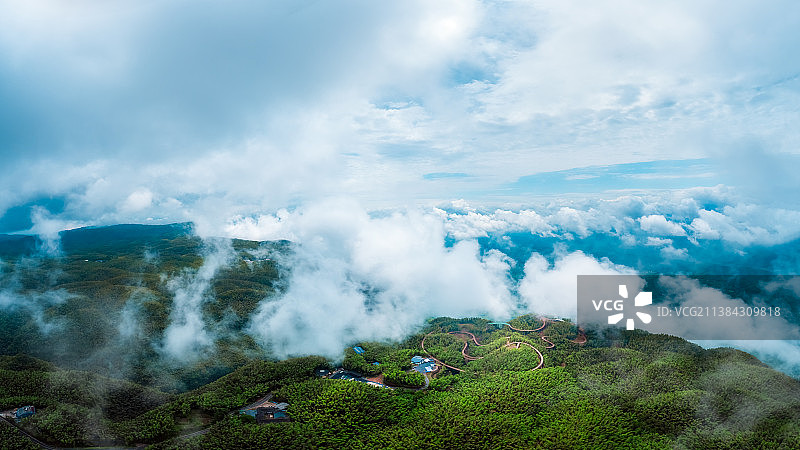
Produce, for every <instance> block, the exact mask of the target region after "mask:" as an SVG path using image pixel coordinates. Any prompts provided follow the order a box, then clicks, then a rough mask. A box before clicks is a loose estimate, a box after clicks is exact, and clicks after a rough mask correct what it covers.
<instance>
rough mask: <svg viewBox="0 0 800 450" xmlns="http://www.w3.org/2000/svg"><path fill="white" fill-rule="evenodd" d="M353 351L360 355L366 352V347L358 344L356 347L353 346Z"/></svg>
mask: <svg viewBox="0 0 800 450" xmlns="http://www.w3.org/2000/svg"><path fill="white" fill-rule="evenodd" d="M353 351H354V352H356V353H358V354H359V355H362V354H364V349H363V348H361V347H359V346H357V345H356V346H355V347H353Z"/></svg>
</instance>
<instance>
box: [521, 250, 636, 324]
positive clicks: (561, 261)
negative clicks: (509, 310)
mask: <svg viewBox="0 0 800 450" xmlns="http://www.w3.org/2000/svg"><path fill="white" fill-rule="evenodd" d="M633 273H634V272H633V271H632V270H631V269H629V268H627V267H624V266H618V265H616V264H614V263H612V262H611V261H609V260H608V259H606V258H603V259H600V260H597V259H595V258H593V257H591V256H588V255H586V254H584V253H583V252H580V251H577V252H573V253H569V254H566V255H560V256H557V257H556V259H555V261H554V263H553V264H552V265H551V264H550V263H549V262H548V261H547V259H545V258H544V256H542V255H540V254H538V253H534V254H533V255H531V257H530V259H528V261H527V262H526V263H525V277H524V278H523V279H522V281H520V284H519V294H520V297H521V301H522V302H523V303H524V304H525V305H526V307H527V309H528V310H529V311H535V312H536V313H538V314H544V315H550V316H555V317H569V318H571V319H573V320H574V319H575V318H576V317H577V313H578V311H577V307H578V304H577V301H578V300H577V299H578V285H577V279H578V278H577V276H578V275H625V274H633Z"/></svg>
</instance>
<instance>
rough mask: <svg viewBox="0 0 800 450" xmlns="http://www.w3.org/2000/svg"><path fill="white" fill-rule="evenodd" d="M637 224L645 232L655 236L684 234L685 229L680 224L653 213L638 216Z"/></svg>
mask: <svg viewBox="0 0 800 450" xmlns="http://www.w3.org/2000/svg"><path fill="white" fill-rule="evenodd" d="M638 220H639V225H640V226H641V227H642V230H643V231H645V232H646V233H651V234H653V235H656V236H686V230H684V229H683V227H682V226H681V225H680V224H677V223H675V222H670V221H669V220H667V218H666V217H664V216H662V215H659V214H653V215H650V216H644V217H640V218H639V219H638Z"/></svg>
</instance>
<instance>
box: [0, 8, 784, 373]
mask: <svg viewBox="0 0 800 450" xmlns="http://www.w3.org/2000/svg"><path fill="white" fill-rule="evenodd" d="M797 30H800V3H798V2H796V1H788V0H784V1H780V0H776V1H771V2H753V1H721V0H720V1H704V2H697V1H673V2H642V1H638V0H607V1H602V2H577V1H552V2H541V1H513V0H509V1H476V0H449V1H441V2H431V1H424V0H417V1H403V2H376V1H366V0H365V1H341V2H322V1H298V0H292V1H288V0H286V1H270V2H264V1H255V0H240V1H236V2H223V1H217V0H199V1H198V0H193V1H188V0H173V1H155V0H139V1H127V2H125V1H113V2H112V1H107V0H76V1H70V2H64V1H59V0H26V1H23V2H20V1H13V0H0V161H2V165H0V168H1V169H0V233H7V232H33V233H37V234H39V235H40V236H41V237H43V239H44V240H45V241H47V242H51V241H52V242H57V240H56V238H57V236H58V234H57V232H58V231H60V230H63V229H67V228H74V227H79V226H86V225H105V224H114V223H169V222H184V221H192V222H194V223H195V224H196V230H197V231H198V233H199V234H201V235H202V236H232V237H240V238H249V239H291V240H293V241H296V242H299V243H301V244H302V245H300V246H298V248H300V249H301V250H302V251H301V252H300V253H299V254H298V255H297V260H295V261H290V262H289V263H290V264H291V265H292V266H293V273H294V275H293V279H292V280H291V287H290V288H289V289H288V290H287V292H286V295H285V296H284V297H282V299H281V300H279V301H276V302H272V301H271V300H272V299H267V300H268V301H265V302H264V303H263V307H262V308H260V310H259V313H258V316H257V317H255V318H254V322H253V324H254V325H253V327H254V329H253V330H251V331H252V332H253V333H254V335H256V336H259V337H260V339H263V340H264V341H265V342H270V340H271V339H273V338H274V336H272V334H271V333H275V336H279V337H280V339H281V340H286V339H288V341H287V342H288V347H287V348H284V349H281V350H280V351H281V352H283V353H281V354H286V355H288V354H297V353H298V352H313V351H318V352H321V353H325V354H327V353H326V352H331V351H336V352H338V351H339V349H340V348H341V345H340V344H344V342H341V343H336V342H332V341H331V339H330V336H331V335H333V336H342V339H350V338H352V339H353V340H355V339H356V338H357V339H368V340H380V339H385V338H400V337H402V336H404V335H406V334H407V333H408V331H409V330H411V329H413V327H415V326H417V325H418V324H419V323H421V322H422V321H423V320H424V319H425V318H426V317H430V316H435V315H449V316H453V317H457V316H475V315H481V314H482V315H486V316H487V317H495V318H501V317H509V316H510V315H511V314H512V313H517V312H520V309H519V308H520V307H521V306H520V305H522V307H525V308H527V309H524V308H523V310H524V311H528V310H530V311H534V312H538V313H552V314H556V313H560V311H558V309H557V308H558V306H559V305H561V306H564V305H566V304H569V303H570V302H572V301H573V299H572V297H571V296H570V295H569V292H570V291H569V290H568V289H567V288H565V286H574V280H575V275H577V274H602V273H628V272H631V271H635V270H653V267H655V268H657V269H659V270H661V269H664V270H667V269H669V268H670V264H673V263H674V265H673V266H672V267H680V268H686V271H689V270H690V269H691V268H693V267H702V266H699V265H698V263H700V262H702V263H704V264H706V265H711V266H713V265H714V264H716V263H718V262H726V261H727V262H730V261H734V262H735V263H736V264H740V263H741V264H744V266H743V267H740V269H742V270H744V269H746V268H747V269H749V268H753V267H754V265H755V266H758V267H755V269H758V270H759V272H758V273H762V272H769V273H773V272H774V273H798V272H800V261H798V258H797V257H796V255H797V252H796V251H795V249H796V242H797V240H798V238H800V177H798V176H797V168H800V128H798V126H797V124H798V123H800V58H797V57H796V54H797V49H798V48H800V33H798V31H797ZM523 234H525V235H526V239H522V240H520V241H519V242H521V243H520V244H519V245H523V243H527V244H525V245H531V246H532V247H531V249H533V248H534V247H535V246H534V244H536V245H538V247H535V248H536V252H543V255H542V254H539V253H536V252H533V251H532V250H531V252H528V253H529V254H528V253H525V252H524V251H521V250H520V249H518V248H515V247H514V246H515V245H517V244H515V241H513V240H510V241H508V242H505V241H504V239H506V238H509V236H510V235H516V236H517V237H519V236H521V235H523ZM489 237H491V238H492V239H495V238H496V239H498V242H501V243H503V245H502V246H498V247H499V248H501V249H503V250H504V251H507V252H508V253H509V254H520V255H523V256H524V257H525V258H528V259H527V261H524V260H519V261H512V260H511V259H509V258H508V256H507V255H506V254H504V253H502V252H500V251H498V250H496V249H493V250H487V249H486V248H481V247H480V245H479V243H478V241H477V239H480V238H483V239H488V238H489ZM48 240H49V241H48ZM532 242H533V243H534V244H532ZM554 242H555V243H554ZM44 248H46V249H53V250H54V251H55V250H57V245H46V246H44ZM753 255H755V256H759V255H761V256H762V258H761V259H759V258H754V257H753ZM764 255H767V256H768V257H767V256H764ZM621 264H625V265H621ZM726 264H727V263H726ZM511 271H516V272H522V274H521V276H522V275H524V276H522V278H521V280H520V281H519V283H517V284H514V285H512V284H510V283H511V279H510V277H509V273H511ZM200 281H203V280H200ZM206 281H207V280H206ZM362 281H363V282H365V283H370V284H372V285H374V286H376V287H378V288H380V289H381V290H382V291H381V292H382V294H381V295H382V297H381V298H382V300H381V306H380V308H378V307H376V308H378V309H377V312H371V313H369V314H367V311H366V310H365V308H364V304H365V302H367V300H366V299H365V298H364V292H363V289H362V288H363V286H362V284H360V282H362ZM308 299H314V300H313V301H306V300H308ZM431 299H435V300H436V301H431ZM176 301H177V299H176ZM370 301H372V300H370ZM565 301H566V303H564V302H565ZM526 305H527V306H526ZM194 307H195V308H199V305H194ZM554 308H555V309H554ZM300 309H303V310H302V311H300ZM198 311H200V310H199V309H197V311H195V312H194V313H193V314H195V315H193V316H192V317H200V316H199V314H201V313H200V312H198ZM332 311H335V312H336V314H337V316H336V317H333V316H332V315H331V312H332ZM287 317H303V318H306V319H304V320H308V321H310V322H309V323H310V325H309V326H297V327H293V325H292V324H291V323H289V321H288V320H286V318H287ZM323 323H324V324H325V327H320V326H318V325H315V324H323ZM306 325H308V324H306ZM309 329H315V330H321V331H320V333H322V334H320V335H318V336H312V337H310V336H309V332H308V330H309ZM331 330H333V331H331ZM323 331H324V333H323ZM347 333H352V335H348V334H347ZM190 334H191V333H190ZM195 336H200V337H202V336H204V334H203V333H196V334H195ZM312 340H315V341H314V342H311V341H312ZM787 345H788V344H787ZM762 351H763V349H762ZM779 351H780V352H783V353H785V354H786V355H789V356H786V358H787V360H791V361H793V364H794V367H796V362H797V361H800V346H797V345H794V346H793V347H791V348H790V349H782V350H779Z"/></svg>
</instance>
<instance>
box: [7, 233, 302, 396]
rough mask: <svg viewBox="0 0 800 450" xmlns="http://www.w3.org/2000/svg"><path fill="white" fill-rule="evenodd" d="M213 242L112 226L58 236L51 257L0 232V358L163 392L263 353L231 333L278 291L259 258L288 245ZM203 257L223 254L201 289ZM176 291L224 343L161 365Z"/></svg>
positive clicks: (271, 270)
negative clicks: (186, 360)
mask: <svg viewBox="0 0 800 450" xmlns="http://www.w3.org/2000/svg"><path fill="white" fill-rule="evenodd" d="M223 242H224V245H220V246H219V248H217V247H214V245H211V244H209V243H208V242H204V241H203V240H201V239H199V238H198V237H196V236H195V235H194V234H193V233H192V227H191V225H190V224H173V225H160V226H151V225H116V226H110V227H97V228H80V229H75V230H69V231H64V232H61V233H60V250H61V251H60V253H59V254H57V255H55V256H54V255H49V254H46V253H44V252H41V251H39V250H37V247H38V244H37V240H36V238H35V237H33V236H19V235H2V236H0V323H1V324H2V325H3V333H4V339H2V340H0V354H7V355H13V354H16V353H19V352H23V353H27V354H30V355H35V356H38V357H41V358H44V359H47V360H50V361H53V362H56V363H57V364H59V365H63V366H65V367H70V368H74V369H83V370H92V371H98V372H100V373H104V374H106V375H113V376H117V377H124V378H129V379H131V380H134V381H138V382H142V383H145V384H148V385H156V386H161V387H162V388H165V389H185V388H187V387H192V386H196V385H199V384H201V383H204V382H207V381H208V380H210V379H214V378H216V377H219V376H220V375H223V374H225V373H227V372H229V371H230V370H233V369H234V368H236V367H238V366H240V365H242V364H244V363H246V362H247V361H250V360H251V359H252V358H253V357H262V356H266V355H265V353H264V351H263V350H262V349H261V348H259V347H258V346H257V345H255V343H254V342H253V341H252V339H250V338H249V337H247V336H244V335H243V334H242V333H240V332H239V331H240V330H241V328H242V327H243V326H245V325H246V323H247V319H248V317H249V316H250V315H251V313H252V312H253V310H254V309H255V307H256V305H257V304H258V303H259V302H260V301H261V300H262V299H263V298H264V297H266V296H268V295H271V294H272V293H274V292H275V290H276V289H278V288H279V284H280V283H279V280H280V276H279V271H278V267H277V265H276V263H275V262H274V261H273V260H272V258H271V257H268V256H269V255H272V256H273V257H274V256H276V255H279V254H283V253H285V252H287V251H288V249H289V245H288V243H286V242H275V243H269V242H263V243H259V242H251V241H241V240H233V241H227V240H224V241H223ZM212 252H217V253H220V252H222V253H224V257H225V258H227V259H226V264H225V265H224V266H221V267H218V268H215V270H214V276H213V277H212V279H211V280H209V281H208V283H207V285H205V284H203V282H202V281H203V280H201V278H202V277H201V276H200V275H198V270H199V268H200V267H201V266H203V264H204V261H205V256H207V255H208V254H209V253H212ZM171 280H172V281H171ZM190 291H191V292H190ZM179 292H180V293H181V294H187V293H190V294H191V295H190V297H191V296H194V297H192V298H191V299H190V300H192V301H195V303H196V304H194V306H195V307H196V308H197V309H198V314H200V315H201V316H202V317H204V318H205V321H206V322H207V323H208V324H209V326H211V327H212V329H211V332H213V333H216V334H219V335H225V336H228V337H227V338H226V339H224V342H223V344H224V345H221V346H217V347H215V348H214V349H213V350H212V351H210V352H209V353H208V354H204V355H202V356H201V357H200V358H196V360H193V361H190V362H191V364H188V365H185V364H183V363H182V364H181V365H180V366H179V367H168V366H170V364H171V363H170V362H169V361H167V360H166V359H165V358H162V357H160V355H161V353H162V352H161V350H160V346H161V345H162V343H161V341H160V339H161V337H162V335H163V333H164V330H165V329H166V328H167V327H168V325H169V323H170V320H171V317H172V316H171V314H173V308H174V307H175V302H174V298H175V296H176V295H178V293H179ZM178 319H179V320H180V317H179V318H178ZM172 365H174V364H172ZM165 373H166V374H167V375H165Z"/></svg>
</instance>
